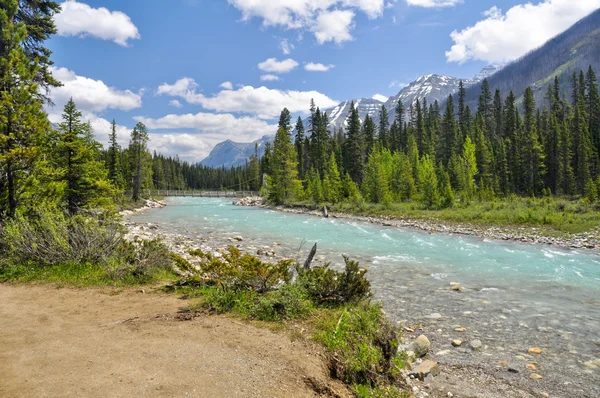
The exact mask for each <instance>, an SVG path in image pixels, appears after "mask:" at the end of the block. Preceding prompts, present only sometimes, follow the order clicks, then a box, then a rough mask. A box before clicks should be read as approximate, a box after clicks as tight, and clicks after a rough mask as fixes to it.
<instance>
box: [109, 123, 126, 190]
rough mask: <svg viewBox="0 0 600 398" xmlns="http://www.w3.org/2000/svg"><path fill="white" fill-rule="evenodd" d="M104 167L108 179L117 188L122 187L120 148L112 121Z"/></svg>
mask: <svg viewBox="0 0 600 398" xmlns="http://www.w3.org/2000/svg"><path fill="white" fill-rule="evenodd" d="M107 158H108V159H107V162H106V166H107V167H108V178H109V180H110V182H111V183H112V184H113V185H114V186H115V187H117V188H122V187H123V171H122V169H121V146H120V145H119V143H118V142H117V122H116V121H115V120H114V119H113V121H112V124H111V129H110V135H109V138H108V153H107Z"/></svg>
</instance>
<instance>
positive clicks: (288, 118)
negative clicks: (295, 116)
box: [278, 108, 292, 134]
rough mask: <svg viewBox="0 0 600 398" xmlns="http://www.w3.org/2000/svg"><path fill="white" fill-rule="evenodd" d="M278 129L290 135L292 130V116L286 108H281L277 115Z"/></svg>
mask: <svg viewBox="0 0 600 398" xmlns="http://www.w3.org/2000/svg"><path fill="white" fill-rule="evenodd" d="M278 129H284V130H285V131H286V132H287V133H288V134H290V133H291V129H292V115H291V114H290V111H289V110H288V108H283V111H281V114H280V115H279V126H278Z"/></svg>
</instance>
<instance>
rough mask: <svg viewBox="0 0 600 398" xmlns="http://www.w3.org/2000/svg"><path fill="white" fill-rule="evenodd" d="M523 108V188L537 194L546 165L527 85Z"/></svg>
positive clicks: (531, 96)
mask: <svg viewBox="0 0 600 398" xmlns="http://www.w3.org/2000/svg"><path fill="white" fill-rule="evenodd" d="M524 108H525V112H524V115H523V128H524V130H523V134H524V135H523V147H522V152H523V154H524V159H525V170H524V171H525V175H524V185H523V189H524V190H526V191H528V192H529V193H530V194H539V193H540V192H541V191H542V188H543V187H544V176H545V174H546V166H545V163H544V158H545V156H544V151H543V149H542V146H541V144H540V142H539V135H538V130H537V122H536V118H535V99H534V96H533V90H532V89H531V87H527V89H526V90H525V99H524Z"/></svg>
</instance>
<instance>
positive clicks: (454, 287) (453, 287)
mask: <svg viewBox="0 0 600 398" xmlns="http://www.w3.org/2000/svg"><path fill="white" fill-rule="evenodd" d="M450 290H452V291H455V292H462V290H463V288H462V286H460V285H454V286H452V287H451V288H450Z"/></svg>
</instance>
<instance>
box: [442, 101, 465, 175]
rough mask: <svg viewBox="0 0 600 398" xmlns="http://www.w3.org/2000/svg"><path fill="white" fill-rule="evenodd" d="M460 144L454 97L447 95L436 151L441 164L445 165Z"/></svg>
mask: <svg viewBox="0 0 600 398" xmlns="http://www.w3.org/2000/svg"><path fill="white" fill-rule="evenodd" d="M459 145H462V143H461V142H460V134H459V129H458V125H457V123H456V120H455V119H454V99H453V97H452V96H449V97H448V101H447V102H446V111H445V112H444V116H443V118H442V128H441V138H440V143H439V148H438V151H437V153H438V154H439V156H440V160H441V161H442V164H444V165H447V164H448V161H449V160H450V158H451V157H452V155H453V154H454V153H457V152H458V150H457V149H458V148H457V146H459Z"/></svg>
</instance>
